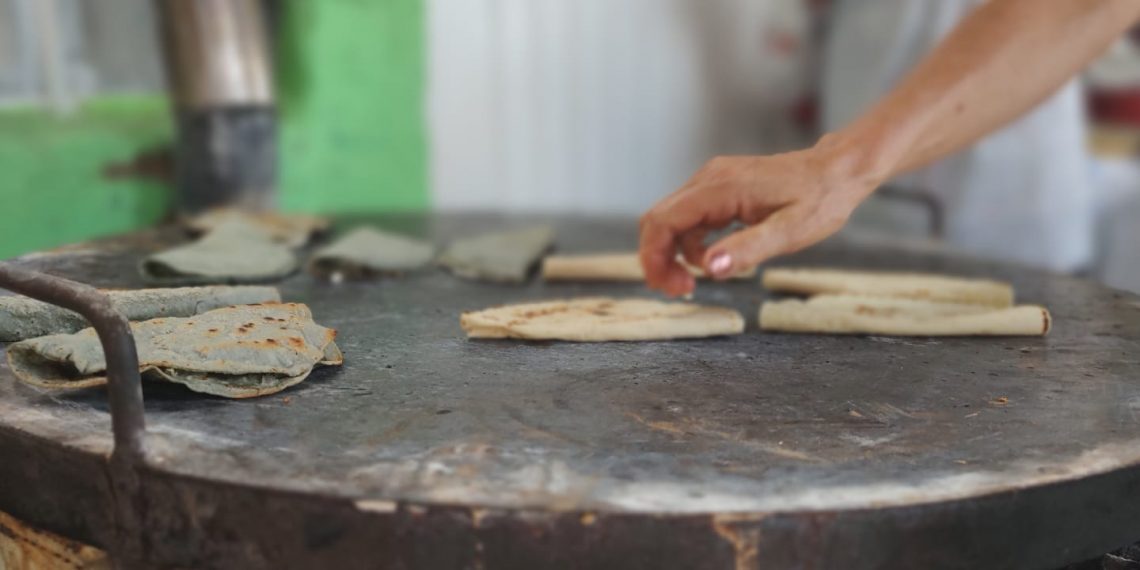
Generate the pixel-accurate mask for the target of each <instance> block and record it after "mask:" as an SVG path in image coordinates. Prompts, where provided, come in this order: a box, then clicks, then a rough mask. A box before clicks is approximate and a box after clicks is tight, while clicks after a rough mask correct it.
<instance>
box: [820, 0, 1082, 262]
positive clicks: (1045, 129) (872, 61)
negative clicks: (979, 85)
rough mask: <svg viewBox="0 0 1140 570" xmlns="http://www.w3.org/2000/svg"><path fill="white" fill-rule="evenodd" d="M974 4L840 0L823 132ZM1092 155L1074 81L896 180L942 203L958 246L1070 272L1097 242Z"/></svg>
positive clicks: (886, 85)
mask: <svg viewBox="0 0 1140 570" xmlns="http://www.w3.org/2000/svg"><path fill="white" fill-rule="evenodd" d="M977 3H978V2H977V1H976V0H841V1H840V2H838V4H837V5H836V7H835V10H834V17H833V19H832V22H831V25H832V28H831V37H830V41H829V43H828V46H827V47H826V54H825V55H826V57H825V58H824V61H825V69H824V78H823V86H822V87H823V105H822V109H823V122H824V128H825V129H827V130H828V131H831V130H835V129H837V128H840V127H842V126H844V125H846V124H847V123H849V122H850V121H851V120H853V119H854V118H855V117H857V116H858V115H859V114H860V113H862V112H863V111H864V110H865V109H867V108H868V107H869V106H870V105H871V104H872V103H873V102H874V101H875V100H876V99H878V98H879V97H881V96H882V95H883V94H884V93H886V92H887V91H888V90H889V89H890V88H891V87H892V86H893V85H894V84H895V83H897V82H898V81H899V80H900V79H901V78H902V77H903V76H904V74H905V73H906V72H907V71H908V70H909V69H910V68H911V67H912V66H913V65H914V64H916V63H917V62H918V60H919V59H921V58H922V57H923V56H924V55H925V54H926V53H928V52H929V51H930V49H932V48H933V47H934V46H935V45H936V44H937V42H938V41H939V40H940V39H941V38H942V37H943V36H944V35H945V34H946V33H947V32H948V31H949V30H950V29H951V28H953V27H954V25H955V24H956V23H957V22H958V21H959V20H960V19H961V18H962V17H963V16H964V15H965V14H966V13H968V11H969V10H970V9H971V8H972V7H973V6H974V5H976V4H977ZM1013 80H1016V79H1013ZM1087 152H1088V151H1087V149H1086V146H1085V132H1084V119H1083V108H1082V100H1081V93H1080V89H1079V85H1078V84H1077V83H1076V82H1075V81H1074V82H1071V83H1069V84H1068V85H1066V86H1065V87H1064V88H1063V89H1062V90H1061V91H1060V92H1058V93H1057V94H1055V95H1054V96H1053V97H1051V98H1050V99H1048V100H1047V101H1046V102H1045V103H1044V104H1042V105H1041V106H1040V107H1038V108H1037V109H1035V110H1034V111H1032V112H1030V113H1029V114H1028V115H1026V116H1024V117H1022V118H1021V119H1019V120H1018V121H1016V122H1015V123H1013V124H1011V125H1010V126H1008V127H1006V128H1004V129H1002V130H1001V131H998V132H996V133H994V134H992V135H990V136H989V137H987V138H985V139H984V140H982V141H981V142H979V143H978V144H976V145H975V146H973V147H972V148H970V149H967V150H965V151H963V152H961V153H959V154H957V155H954V156H952V157H950V158H948V159H946V160H943V161H942V162H940V163H938V164H934V165H932V166H930V167H928V168H926V169H924V170H922V171H919V172H916V173H913V174H910V175H907V176H904V177H902V178H900V179H899V180H897V181H896V182H898V183H899V184H902V185H906V186H913V187H918V188H923V189H925V190H927V191H929V192H931V193H932V194H934V195H935V196H936V197H938V198H939V199H940V201H941V202H942V204H943V206H944V208H945V212H946V238H947V240H948V241H949V242H950V243H951V244H952V245H954V246H957V247H958V248H960V249H963V250H966V251H969V252H972V253H975V254H978V255H983V256H987V257H993V258H999V259H1004V260H1009V261H1018V262H1022V263H1027V264H1031V265H1036V266H1040V267H1045V268H1049V269H1054V270H1060V271H1071V270H1076V269H1080V268H1082V267H1084V266H1085V265H1086V264H1088V263H1089V262H1090V261H1091V258H1092V254H1093V247H1094V229H1093V225H1094V222H1093V219H1094V197H1093V192H1092V182H1091V167H1090V162H1089V157H1088V155H1087Z"/></svg>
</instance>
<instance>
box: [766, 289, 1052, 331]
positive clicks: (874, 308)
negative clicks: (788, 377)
mask: <svg viewBox="0 0 1140 570" xmlns="http://www.w3.org/2000/svg"><path fill="white" fill-rule="evenodd" d="M1051 326H1052V318H1051V317H1050V315H1049V311H1048V310H1047V309H1045V307H1040V306H1036V305H1019V306H1016V307H986V306H983V305H969V304H960V303H937V302H931V301H918V300H913V299H886V298H881V297H860V296H854V295H820V296H817V297H812V298H811V299H808V300H806V301H802V300H799V299H788V300H783V301H768V302H765V303H764V304H763V305H762V306H761V307H760V328H761V329H763V330H766V331H782V332H799V333H832V334H877V335H892V336H1043V335H1045V334H1048V332H1049V329H1050V327H1051Z"/></svg>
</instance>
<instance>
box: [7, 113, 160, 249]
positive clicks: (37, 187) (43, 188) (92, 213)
mask: <svg viewBox="0 0 1140 570" xmlns="http://www.w3.org/2000/svg"><path fill="white" fill-rule="evenodd" d="M171 129H172V126H171V121H170V117H169V113H168V112H167V109H166V104H165V102H164V101H163V100H162V99H161V98H157V97H150V98H115V99H108V100H103V101H98V102H95V103H91V104H88V105H85V106H84V107H82V108H80V109H79V110H77V111H76V113H74V114H73V115H71V116H68V117H65V118H60V117H56V116H54V115H52V114H51V113H48V112H46V111H42V110H32V109H25V110H20V109H15V110H6V111H4V112H0V259H5V258H9V257H12V256H15V255H18V254H21V253H25V252H27V251H31V250H36V249H44V248H50V247H54V246H58V245H62V244H65V243H70V242H75V241H79V240H83V239H87V238H91V237H93V236H98V235H103V234H112V233H116V232H123V231H127V230H131V229H135V228H138V227H139V226H142V225H146V224H150V223H154V222H155V221H157V220H158V219H159V218H160V217H161V216H162V215H163V212H165V210H166V206H167V204H168V202H169V191H168V189H167V188H165V187H164V186H163V185H161V184H156V183H154V182H147V181H141V180H108V179H107V178H105V177H104V176H103V175H102V172H103V169H104V167H105V166H106V165H107V164H109V163H113V162H124V161H129V160H131V159H132V158H133V157H134V156H135V155H136V153H138V152H139V151H140V150H143V149H146V148H148V147H153V146H157V145H161V144H163V143H164V142H166V141H169V140H170V137H171V134H170V133H171Z"/></svg>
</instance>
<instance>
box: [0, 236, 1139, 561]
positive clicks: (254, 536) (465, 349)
mask: <svg viewBox="0 0 1140 570" xmlns="http://www.w3.org/2000/svg"><path fill="white" fill-rule="evenodd" d="M532 222H533V223H554V224H555V226H556V228H557V235H558V239H557V244H558V248H559V250H560V251H563V252H591V251H593V252H596V251H614V250H623V249H632V248H634V247H636V224H635V223H633V222H632V221H627V220H620V221H619V220H608V221H607V220H584V219H553V220H551V219H543V220H523V219H500V218H494V217H486V216H465V217H435V218H422V219H421V218H407V219H389V220H385V221H384V222H383V223H384V224H385V227H388V228H395V229H402V230H404V231H407V232H409V233H412V234H418V235H421V236H425V237H431V238H433V239H435V240H436V241H438V242H440V243H444V242H446V241H447V240H448V239H451V238H454V237H459V236H464V235H470V234H472V233H478V232H482V231H490V230H497V229H502V228H506V227H523V226H526V225H528V224H529V223H532ZM349 225H352V224H351V223H349V222H344V223H342V224H341V227H342V228H343V227H347V226H349ZM171 239H172V237H171V233H170V232H169V231H166V232H161V231H160V232H147V233H143V234H138V235H135V236H129V237H127V238H122V239H117V240H110V241H107V242H100V243H97V244H92V245H91V246H83V247H74V248H69V249H68V250H64V251H59V252H53V253H48V254H42V255H36V256H30V257H28V258H25V259H22V260H20V261H19V263H21V264H22V265H24V266H26V267H32V268H37V269H42V270H45V271H48V272H50V273H53V274H57V275H61V276H64V277H69V278H73V279H76V280H80V281H83V282H87V283H91V284H94V285H98V286H103V287H131V288H134V287H140V286H142V284H141V283H140V282H139V280H138V277H137V275H136V271H135V267H136V265H137V263H138V260H139V259H140V256H141V255H142V254H143V253H144V252H146V251H153V250H155V249H158V248H161V247H164V246H166V245H169V244H170V243H171ZM778 264H781V265H819V266H830V267H851V268H864V269H900V270H910V271H936V272H944V273H948V274H954V275H961V276H979V277H989V278H997V279H1004V280H1009V281H1011V282H1012V283H1013V284H1014V286H1015V287H1016V290H1017V293H1018V298H1019V300H1021V301H1023V302H1029V303H1040V304H1044V305H1046V306H1048V307H1049V309H1050V310H1051V311H1052V313H1053V317H1054V330H1053V332H1052V334H1050V336H1048V337H1046V338H940V339H921V338H916V339H901V338H880V337H865V336H807V335H786V334H765V333H761V332H759V331H758V330H757V327H756V322H755V321H756V313H757V310H758V308H759V306H760V303H761V302H762V301H763V300H764V299H766V298H768V296H769V295H768V294H767V293H766V292H765V291H763V290H762V289H761V288H760V287H759V285H758V283H757V282H755V281H749V282H731V283H708V284H704V283H702V285H700V286H699V287H698V291H697V295H696V299H695V300H696V301H697V302H702V303H709V304H715V305H723V306H730V307H734V308H736V309H738V310H740V311H741V312H742V313H743V314H744V315H745V317H746V319H747V320H748V322H749V325H748V329H747V332H746V334H744V335H740V336H736V337H732V338H715V339H707V340H693V341H675V342H648V343H602V344H574V343H563V342H547V343H534V342H518V341H469V340H467V339H466V338H465V337H464V334H463V331H462V330H461V329H460V327H459V324H458V315H459V313H460V312H462V311H466V310H473V309H480V308H485V307H487V306H491V305H497V304H502V303H511V302H520V301H530V300H540V299H552V298H561V297H572V296H584V295H611V296H615V297H622V296H646V295H651V293H649V292H648V291H647V290H646V289H645V288H644V287H643V286H642V285H640V284H546V283H542V282H541V281H540V280H535V281H532V282H531V283H529V284H527V285H521V286H510V285H494V284H486V283H477V282H472V281H465V280H462V279H459V278H456V277H453V276H451V275H449V274H447V273H445V272H443V271H438V270H431V271H426V272H423V273H419V274H415V275H410V276H407V277H404V278H400V279H382V280H379V281H374V282H363V283H344V284H338V285H334V284H328V283H322V282H319V281H317V280H314V279H313V278H311V277H309V276H306V275H298V276H295V277H293V278H291V279H289V280H288V281H286V282H284V283H282V284H281V285H280V287H281V290H282V293H283V296H284V297H285V299H286V300H288V301H297V302H303V303H306V304H308V305H309V306H310V307H311V308H312V310H313V314H314V316H315V319H316V320H317V322H319V323H321V324H323V325H325V326H330V327H333V328H336V329H337V330H338V331H339V340H338V343H339V345H340V346H341V348H342V349H343V351H344V353H345V356H346V361H345V365H344V366H343V367H341V368H327V369H318V370H317V371H316V372H314V374H313V375H312V376H311V377H310V378H309V379H308V380H307V381H305V382H304V383H303V384H301V385H299V386H297V387H294V388H292V389H289V390H287V391H286V392H283V393H281V394H278V395H275V396H269V397H263V398H258V399H252V400H242V401H232V400H224V399H220V398H212V397H207V396H203V395H200V394H194V393H190V392H188V391H185V390H183V389H181V388H180V387H178V386H166V385H147V386H146V387H145V392H144V393H145V400H146V420H147V422H148V429H147V450H148V461H147V464H146V465H145V466H144V469H143V471H142V473H143V477H142V493H143V496H144V498H145V500H144V501H143V503H144V504H145V505H147V506H146V507H145V508H143V510H144V511H145V512H144V513H143V516H142V520H143V521H144V523H143V525H142V527H143V528H141V529H129V530H130V531H131V532H135V533H141V534H142V535H143V536H145V537H147V540H146V541H145V542H146V544H147V546H146V549H147V551H148V553H149V554H148V556H150V557H151V559H153V560H154V561H155V564H156V566H158V565H159V564H170V565H182V566H190V567H195V568H212V567H216V568H229V567H233V568H239V567H241V568H249V567H261V566H267V567H313V565H318V564H326V563H331V562H332V561H335V562H336V563H337V567H341V568H356V567H360V568H384V567H485V568H508V567H519V568H527V567H581V566H589V565H595V564H601V565H604V566H609V567H623V568H631V567H645V568H662V567H736V568H751V567H763V568H768V567H773V568H881V567H900V568H903V567H906V568H913V567H924V568H983V567H1001V568H1048V567H1060V566H1062V565H1063V564H1065V563H1067V562H1072V561H1077V560H1081V559H1084V558H1088V557H1091V556H1094V555H1096V554H1099V553H1100V552H1103V551H1105V550H1108V549H1110V548H1113V547H1116V546H1120V545H1122V544H1124V543H1126V542H1129V541H1131V540H1135V539H1140V501H1138V499H1140V469H1138V468H1137V464H1138V462H1140V415H1138V414H1140V298H1137V297H1136V296H1133V295H1130V294H1125V293H1121V292H1116V291H1113V290H1110V289H1107V288H1105V287H1102V286H1100V285H1096V284H1093V283H1091V282H1088V281H1084V280H1079V279H1074V278H1069V277H1063V276H1057V275H1052V274H1047V273H1042V272H1038V271H1033V270H1028V269H1023V268H1016V267H1011V266H1008V265H1001V264H993V263H984V262H979V261H971V260H966V259H963V258H959V257H955V256H950V255H946V254H942V253H937V252H935V251H934V250H926V249H920V248H899V247H895V246H889V245H885V244H877V243H866V242H861V241H858V240H855V241H852V240H845V239H836V240H832V241H831V242H829V243H826V244H824V245H822V246H819V247H816V248H814V249H812V250H809V251H807V252H804V253H801V254H797V255H794V256H791V257H788V258H785V259H782V260H780V261H779V262H778ZM110 434H111V430H110V422H109V416H108V413H107V399H106V396H105V394H104V393H103V392H102V391H101V390H87V391H78V392H72V393H51V392H45V391H40V390H36V389H33V388H30V387H27V386H24V385H21V384H19V383H17V382H16V381H15V380H14V378H13V376H12V374H11V372H10V371H9V370H8V369H7V368H6V364H3V365H0V457H8V458H13V459H14V460H13V461H0V481H9V482H11V484H9V485H5V484H0V510H2V511H7V512H10V513H12V514H15V515H17V516H22V517H24V518H26V520H29V521H30V522H33V523H37V524H40V525H43V526H44V527H46V528H49V529H51V530H56V531H58V532H61V533H62V534H64V535H66V536H70V537H73V538H77V539H83V540H88V541H90V542H93V543H96V544H98V545H101V546H105V547H108V548H112V549H113V546H114V541H115V540H116V538H115V535H114V534H113V532H112V529H113V528H114V526H115V525H114V521H113V520H111V515H110V512H111V511H112V509H111V508H110V507H109V506H108V505H109V504H110V503H111V501H113V500H114V498H113V497H112V496H111V493H110V491H109V485H108V483H107V477H108V475H107V473H106V468H105V467H106V462H105V457H106V455H107V454H108V453H109V452H110V450H111V447H112V442H111V436H110ZM28 484H32V485H34V486H33V487H28V486H27V485H28Z"/></svg>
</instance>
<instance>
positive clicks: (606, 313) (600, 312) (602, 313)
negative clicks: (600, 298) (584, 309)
mask: <svg viewBox="0 0 1140 570" xmlns="http://www.w3.org/2000/svg"><path fill="white" fill-rule="evenodd" d="M590 314H593V315H597V316H599V317H608V316H611V315H613V313H611V312H609V311H607V310H605V309H592V310H590Z"/></svg>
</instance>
